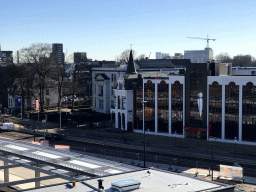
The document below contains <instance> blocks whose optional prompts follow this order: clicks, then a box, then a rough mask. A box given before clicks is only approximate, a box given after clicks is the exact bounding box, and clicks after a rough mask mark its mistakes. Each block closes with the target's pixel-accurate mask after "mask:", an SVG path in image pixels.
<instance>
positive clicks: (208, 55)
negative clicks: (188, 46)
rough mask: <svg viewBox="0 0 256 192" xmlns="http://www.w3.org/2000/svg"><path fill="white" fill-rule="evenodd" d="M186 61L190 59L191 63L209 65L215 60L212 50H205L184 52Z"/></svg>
mask: <svg viewBox="0 0 256 192" xmlns="http://www.w3.org/2000/svg"><path fill="white" fill-rule="evenodd" d="M184 59H190V61H191V63H207V61H211V60H212V59H213V50H212V48H205V49H204V50H192V51H184Z"/></svg>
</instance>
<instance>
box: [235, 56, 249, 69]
mask: <svg viewBox="0 0 256 192" xmlns="http://www.w3.org/2000/svg"><path fill="white" fill-rule="evenodd" d="M232 65H233V66H241V67H250V66H252V58H251V55H237V56H235V57H234V58H233V62H232Z"/></svg>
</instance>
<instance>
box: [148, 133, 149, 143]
mask: <svg viewBox="0 0 256 192" xmlns="http://www.w3.org/2000/svg"><path fill="white" fill-rule="evenodd" d="M148 146H149V129H148Z"/></svg>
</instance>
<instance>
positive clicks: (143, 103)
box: [142, 101, 147, 168]
mask: <svg viewBox="0 0 256 192" xmlns="http://www.w3.org/2000/svg"><path fill="white" fill-rule="evenodd" d="M145 103H147V101H142V107H143V136H144V168H146V146H145V113H144V111H145Z"/></svg>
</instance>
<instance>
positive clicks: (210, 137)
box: [210, 137, 217, 181]
mask: <svg viewBox="0 0 256 192" xmlns="http://www.w3.org/2000/svg"><path fill="white" fill-rule="evenodd" d="M210 138H212V139H215V142H216V139H217V138H216V137H210ZM212 181H213V140H212Z"/></svg>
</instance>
